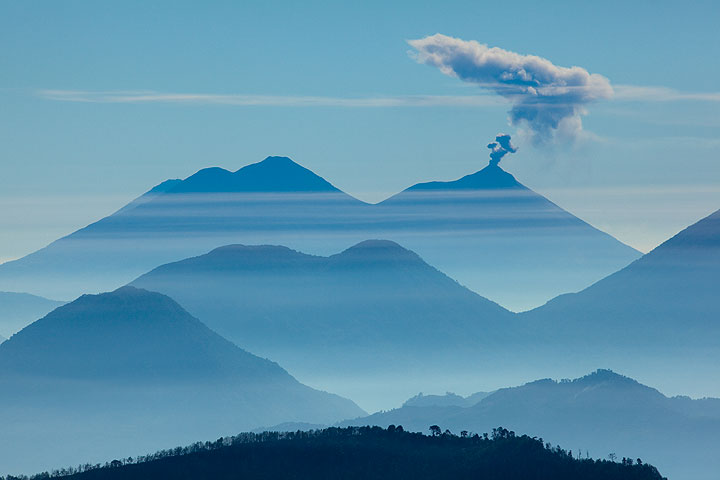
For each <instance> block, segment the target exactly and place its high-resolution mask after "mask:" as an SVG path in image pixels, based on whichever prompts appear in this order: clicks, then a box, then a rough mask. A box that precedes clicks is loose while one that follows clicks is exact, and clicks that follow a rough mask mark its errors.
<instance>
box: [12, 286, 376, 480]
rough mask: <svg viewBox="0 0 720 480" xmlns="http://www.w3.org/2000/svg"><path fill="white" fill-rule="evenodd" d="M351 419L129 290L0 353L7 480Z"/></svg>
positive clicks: (71, 312) (19, 338)
mask: <svg viewBox="0 0 720 480" xmlns="http://www.w3.org/2000/svg"><path fill="white" fill-rule="evenodd" d="M359 412H362V410H360V409H359V407H357V405H355V404H354V403H353V402H351V401H350V400H346V399H344V398H341V397H338V396H335V395H331V394H328V393H325V392H321V391H317V390H314V389H312V388H309V387H307V386H305V385H302V384H301V383H299V382H298V381H297V380H295V379H294V378H293V377H292V376H291V375H290V374H289V373H287V371H285V370H284V369H282V368H281V367H280V366H278V365H277V364H276V363H274V362H271V361H269V360H265V359H262V358H259V357H256V356H254V355H252V354H250V353H248V352H247V351H245V350H242V349H240V348H239V347H237V346H236V345H234V344H233V343H231V342H229V341H228V340H225V339H224V338H223V337H221V336H220V335H218V334H217V333H215V332H213V331H212V330H210V329H209V328H207V327H206V326H205V325H204V324H202V323H201V322H200V321H199V320H197V319H195V318H194V317H192V316H191V315H190V314H189V313H187V312H186V311H185V310H183V309H182V308H181V307H180V306H179V305H178V304H177V303H175V302H174V301H173V300H172V299H170V298H169V297H167V296H165V295H161V294H158V293H153V292H148V291H145V290H141V289H136V288H133V287H123V288H121V289H119V290H116V291H114V292H112V293H105V294H100V295H84V296H82V297H80V298H79V299H77V300H75V301H74V302H72V303H69V304H67V305H64V306H62V307H59V308H58V309H56V310H54V311H53V312H51V313H50V314H48V315H47V316H45V317H44V318H42V319H40V320H38V321H36V322H34V323H33V324H31V325H29V326H28V327H26V328H24V329H23V330H21V331H20V332H19V333H17V334H15V335H14V336H13V337H12V338H11V339H9V340H8V341H6V342H4V343H2V344H1V345H0V424H2V425H3V428H2V431H1V433H0V451H2V452H3V461H2V463H3V465H2V466H3V469H4V470H5V471H6V472H22V471H25V472H28V471H35V470H38V469H42V468H48V467H51V466H54V465H65V464H68V463H77V462H80V461H100V460H103V459H105V460H107V459H108V457H109V456H111V455H112V456H115V455H123V456H127V455H135V454H138V453H142V452H144V451H149V450H154V449H158V448H164V447H168V446H171V445H175V444H177V443H178V442H181V443H183V442H190V441H194V440H195V439H197V438H207V437H216V436H217V435H221V434H232V433H237V432H239V431H241V430H247V429H251V428H255V427H258V426H261V425H268V424H272V423H273V422H275V421H278V422H282V421H308V422H324V423H326V422H327V421H328V420H330V421H332V420H339V419H342V418H346V417H347V416H348V415H357V414H358V413H359Z"/></svg>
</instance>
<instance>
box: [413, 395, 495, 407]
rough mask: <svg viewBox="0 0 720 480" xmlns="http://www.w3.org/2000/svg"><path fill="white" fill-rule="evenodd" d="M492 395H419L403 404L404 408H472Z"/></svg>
mask: <svg viewBox="0 0 720 480" xmlns="http://www.w3.org/2000/svg"><path fill="white" fill-rule="evenodd" d="M492 394H493V392H477V393H473V394H472V395H468V396H467V397H462V396H460V395H457V394H455V393H452V392H447V393H446V394H445V395H423V394H422V393H418V394H417V395H415V396H414V397H412V398H409V399H408V400H407V401H406V402H405V403H403V407H472V406H473V405H475V404H476V403H478V402H479V401H480V400H482V399H483V398H485V397H487V396H490V395H492Z"/></svg>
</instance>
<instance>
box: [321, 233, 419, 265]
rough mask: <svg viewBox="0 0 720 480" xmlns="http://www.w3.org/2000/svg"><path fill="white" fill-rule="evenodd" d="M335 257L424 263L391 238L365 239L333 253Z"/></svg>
mask: <svg viewBox="0 0 720 480" xmlns="http://www.w3.org/2000/svg"><path fill="white" fill-rule="evenodd" d="M333 257H335V258H336V259H345V260H359V261H363V262H371V263H381V262H382V263H384V262H398V261H402V262H411V263H418V262H419V263H424V262H423V260H422V259H421V258H420V257H419V256H418V254H416V253H415V252H413V251H410V250H408V249H406V248H404V247H402V246H400V245H399V244H397V243H395V242H393V241H391V240H380V239H372V240H365V241H362V242H360V243H358V244H356V245H353V246H352V247H350V248H348V249H346V250H344V251H343V252H341V253H339V254H337V255H333Z"/></svg>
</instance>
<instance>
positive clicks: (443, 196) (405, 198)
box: [379, 165, 640, 311]
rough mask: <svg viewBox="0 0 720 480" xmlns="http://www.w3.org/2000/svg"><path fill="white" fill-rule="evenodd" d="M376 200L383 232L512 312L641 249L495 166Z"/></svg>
mask: <svg viewBox="0 0 720 480" xmlns="http://www.w3.org/2000/svg"><path fill="white" fill-rule="evenodd" d="M379 207H380V208H379V211H381V212H382V218H384V219H385V221H386V222H387V225H388V226H389V228H390V229H391V231H392V235H388V236H387V238H391V239H393V240H395V241H397V242H399V243H401V244H402V245H405V246H406V247H407V248H410V249H412V250H413V251H416V252H418V253H419V254H420V255H422V257H423V258H424V259H425V260H426V261H427V262H428V263H430V264H431V265H433V266H436V267H437V268H439V269H441V270H442V271H444V272H447V273H448V274H449V275H451V276H452V277H453V278H455V279H457V280H458V281H460V282H461V283H463V284H464V285H467V286H469V287H470V288H472V289H473V290H474V291H476V292H479V293H481V294H482V295H485V296H487V297H488V298H491V299H493V300H495V301H497V302H499V303H500V304H501V305H504V306H507V307H509V308H511V309H512V310H515V311H517V310H526V309H529V308H532V307H533V306H537V305H540V304H542V303H543V302H544V301H546V299H548V298H551V297H553V296H555V295H557V294H558V292H562V293H566V292H573V291H577V290H580V289H582V288H584V287H585V286H587V285H589V284H590V283H592V282H593V281H594V280H592V279H596V280H597V279H600V278H602V277H604V276H606V275H609V274H611V273H613V272H614V271H616V270H617V269H619V268H622V267H623V266H625V265H627V264H628V263H630V262H631V261H633V260H635V259H636V258H638V257H639V256H640V253H639V252H637V251H636V250H634V249H632V248H630V247H628V246H627V245H624V244H622V243H620V242H619V241H617V240H616V239H614V238H613V237H611V236H610V235H608V234H606V233H604V232H601V231H599V230H597V229H596V228H594V227H592V226H591V225H589V224H587V223H586V222H584V221H582V220H580V219H578V218H577V217H575V216H574V215H571V214H570V213H568V212H567V211H565V210H563V209H562V208H560V207H558V206H557V205H555V204H554V203H552V202H551V201H549V200H548V199H547V198H545V197H543V196H541V195H539V194H537V193H535V192H534V191H532V190H530V189H529V188H527V187H526V186H524V185H523V184H521V183H520V182H518V181H517V180H516V179H515V177H513V176H512V175H511V174H510V173H508V172H506V171H504V170H503V169H502V168H500V167H499V166H497V165H489V166H487V167H485V168H483V169H482V170H480V171H478V172H476V173H474V174H472V175H467V176H465V177H463V178H460V179H459V180H456V181H452V182H430V183H421V184H417V185H414V186H412V187H410V188H408V189H407V190H405V191H403V192H401V193H399V194H397V195H395V196H393V197H391V198H389V199H387V200H385V201H383V202H381V203H380V204H379ZM418 232H426V234H425V235H419V234H418Z"/></svg>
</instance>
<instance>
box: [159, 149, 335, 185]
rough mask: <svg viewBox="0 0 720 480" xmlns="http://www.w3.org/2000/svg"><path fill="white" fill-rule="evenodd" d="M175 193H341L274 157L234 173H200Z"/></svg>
mask: <svg viewBox="0 0 720 480" xmlns="http://www.w3.org/2000/svg"><path fill="white" fill-rule="evenodd" d="M170 192H171V193H245V192H247V193H295V192H297V193H313V192H317V193H321V192H323V193H327V192H332V193H339V192H340V190H338V189H337V188H335V187H334V186H333V185H332V184H330V183H329V182H328V181H326V180H325V179H324V178H322V177H320V176H318V175H316V174H315V173H313V172H312V171H310V170H308V169H307V168H305V167H303V166H301V165H299V164H297V163H296V162H294V161H292V160H291V159H289V158H287V157H277V156H270V157H267V158H265V159H264V160H262V161H260V162H257V163H253V164H250V165H247V166H245V167H242V168H241V169H239V170H237V171H235V172H231V171H228V170H225V169H224V168H220V167H210V168H204V169H202V170H199V171H198V172H197V173H195V174H193V175H191V176H189V177H188V178H186V179H185V180H183V181H182V182H180V183H178V184H176V185H174V186H173V188H172V189H171V190H170Z"/></svg>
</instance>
